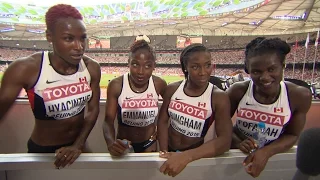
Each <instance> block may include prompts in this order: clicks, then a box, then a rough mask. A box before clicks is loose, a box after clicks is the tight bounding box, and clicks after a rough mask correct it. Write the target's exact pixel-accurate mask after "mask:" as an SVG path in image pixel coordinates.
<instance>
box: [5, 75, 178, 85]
mask: <svg viewBox="0 0 320 180" xmlns="http://www.w3.org/2000/svg"><path fill="white" fill-rule="evenodd" d="M2 75H3V73H2V72H0V81H1V79H2ZM116 77H118V76H115V75H113V74H102V75H101V80H100V86H102V87H106V86H108V83H109V80H110V81H111V80H112V79H114V78H116ZM161 78H163V79H164V80H165V81H166V82H167V83H168V84H169V83H172V82H175V81H180V80H182V79H183V78H184V77H183V76H161Z"/></svg>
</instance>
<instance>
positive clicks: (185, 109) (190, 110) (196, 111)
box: [169, 101, 208, 120]
mask: <svg viewBox="0 0 320 180" xmlns="http://www.w3.org/2000/svg"><path fill="white" fill-rule="evenodd" d="M169 108H171V109H174V110H176V111H178V112H182V113H184V114H188V115H190V116H193V117H196V118H199V119H203V120H205V119H206V117H207V112H208V111H207V110H206V109H201V108H199V107H196V106H193V105H190V104H186V103H183V102H179V101H171V102H170V104H169Z"/></svg>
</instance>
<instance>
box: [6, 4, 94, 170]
mask: <svg viewBox="0 0 320 180" xmlns="http://www.w3.org/2000/svg"><path fill="white" fill-rule="evenodd" d="M45 20H46V25H47V31H46V37H47V40H48V42H52V45H53V51H52V52H41V53H35V54H32V55H30V56H27V57H24V58H20V59H18V60H15V61H14V62H12V63H11V64H10V66H9V67H8V69H7V70H6V72H5V73H4V76H3V79H2V84H1V89H0V104H1V108H0V118H3V117H4V115H5V114H6V112H7V111H8V110H9V108H10V107H11V106H12V104H13V103H14V102H15V99H16V98H17V96H18V94H19V93H20V91H21V89H22V88H24V89H25V90H26V91H27V94H28V98H29V101H30V105H31V108H32V110H33V113H34V116H35V127H34V129H33V132H32V135H31V137H30V139H29V141H28V152H29V153H56V156H55V157H56V161H55V162H54V164H55V166H56V167H57V168H60V167H65V166H66V165H70V164H72V163H73V162H74V161H75V160H76V159H77V158H78V157H79V155H80V154H81V152H82V151H83V149H84V146H85V142H86V139H87V137H88V135H89V133H90V131H91V130H92V128H93V126H94V125H95V122H96V120H97V117H98V114H99V99H100V87H99V82H100V66H99V64H98V63H97V62H96V61H94V60H92V59H90V58H88V57H86V56H84V55H83V53H84V50H85V45H86V28H85V25H84V22H83V21H82V15H81V14H80V13H79V11H78V10H77V9H76V8H74V7H72V6H70V5H65V4H58V5H55V6H52V7H51V8H49V10H48V11H47V13H46V15H45ZM85 108H86V109H87V113H86V116H85V115H84V109H85Z"/></svg>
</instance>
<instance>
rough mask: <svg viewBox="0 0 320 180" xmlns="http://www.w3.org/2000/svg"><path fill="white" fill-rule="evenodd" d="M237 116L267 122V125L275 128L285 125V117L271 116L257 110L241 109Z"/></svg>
mask: <svg viewBox="0 0 320 180" xmlns="http://www.w3.org/2000/svg"><path fill="white" fill-rule="evenodd" d="M237 116H238V117H239V118H243V119H248V120H252V121H257V122H265V123H266V124H272V125H275V126H283V124H284V118H285V117H284V116H281V115H276V114H269V113H265V112H261V111H257V110H252V109H247V108H241V109H240V110H239V111H238V113H237Z"/></svg>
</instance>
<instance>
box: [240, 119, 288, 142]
mask: <svg viewBox="0 0 320 180" xmlns="http://www.w3.org/2000/svg"><path fill="white" fill-rule="evenodd" d="M237 127H238V128H239V130H240V131H241V132H242V133H243V134H244V135H245V136H247V137H252V133H253V132H255V131H256V130H257V127H258V124H257V123H253V122H247V121H242V120H239V119H237ZM281 130H282V127H279V126H275V125H270V126H266V130H265V133H266V134H267V135H268V136H270V137H273V139H274V138H278V137H279V135H280V133H281Z"/></svg>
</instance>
